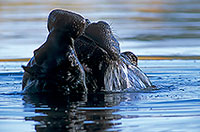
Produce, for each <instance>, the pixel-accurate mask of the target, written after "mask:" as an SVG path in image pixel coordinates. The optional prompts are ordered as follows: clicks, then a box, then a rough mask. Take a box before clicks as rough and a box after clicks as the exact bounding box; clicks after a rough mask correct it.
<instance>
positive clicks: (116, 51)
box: [85, 21, 120, 60]
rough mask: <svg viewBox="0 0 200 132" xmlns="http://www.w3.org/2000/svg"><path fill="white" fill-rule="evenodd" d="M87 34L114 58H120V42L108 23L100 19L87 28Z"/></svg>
mask: <svg viewBox="0 0 200 132" xmlns="http://www.w3.org/2000/svg"><path fill="white" fill-rule="evenodd" d="M85 35H86V36H87V37H88V38H90V39H91V40H92V41H94V42H95V44H96V45H97V46H99V47H100V48H102V49H103V50H105V51H106V52H107V54H108V55H109V56H110V57H111V58H112V59H113V60H117V59H118V58H119V55H120V48H119V43H118V41H117V40H116V39H115V37H114V35H113V33H112V30H111V28H110V25H109V24H108V23H106V22H104V21H99V22H97V23H92V24H90V25H89V26H88V27H87V28H86V29H85Z"/></svg>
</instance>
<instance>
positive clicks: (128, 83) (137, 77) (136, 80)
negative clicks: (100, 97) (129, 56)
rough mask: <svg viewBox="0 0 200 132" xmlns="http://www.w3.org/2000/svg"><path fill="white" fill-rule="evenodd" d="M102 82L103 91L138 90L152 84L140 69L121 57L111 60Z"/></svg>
mask: <svg viewBox="0 0 200 132" xmlns="http://www.w3.org/2000/svg"><path fill="white" fill-rule="evenodd" d="M104 84H105V91H112V92H121V91H123V90H124V89H127V88H129V90H130V89H132V91H140V90H143V89H147V88H149V87H151V86H152V84H151V82H150V80H149V79H148V78H147V76H146V75H145V74H144V73H143V72H142V70H140V69H139V68H138V67H137V66H135V65H133V64H131V63H130V62H129V61H127V60H126V59H125V58H123V57H120V59H119V61H114V62H111V64H110V65H109V67H108V69H107V70H106V72H105V77H104Z"/></svg>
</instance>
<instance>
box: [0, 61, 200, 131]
mask: <svg viewBox="0 0 200 132" xmlns="http://www.w3.org/2000/svg"><path fill="white" fill-rule="evenodd" d="M22 64H25V62H0V82H1V83H0V88H1V89H0V131H2V132H11V131H16V130H17V131H20V132H27V131H38V132H40V131H52V132H53V131H123V132H130V131H154V132H155V131H181V132H188V131H192V132H198V131H199V130H200V79H199V76H200V61H199V60H161V61H153V60H148V61H144V60H142V61H139V66H140V67H141V68H142V70H143V71H144V72H146V73H147V75H148V76H149V78H150V80H151V81H152V83H153V84H154V85H156V87H157V89H155V90H151V91H141V92H137V93H135V92H124V93H104V94H103V93H102V94H95V95H91V94H90V95H87V94H86V95H83V96H78V95H77V96H76V95H73V96H68V97H65V98H62V97H59V96H56V95H55V96H56V97H55V96H54V95H52V96H48V97H46V96H39V95H38V96H27V95H20V94H18V93H19V92H20V91H21V80H22V74H23V72H22V69H21V65H22Z"/></svg>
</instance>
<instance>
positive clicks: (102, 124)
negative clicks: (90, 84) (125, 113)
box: [23, 94, 121, 132]
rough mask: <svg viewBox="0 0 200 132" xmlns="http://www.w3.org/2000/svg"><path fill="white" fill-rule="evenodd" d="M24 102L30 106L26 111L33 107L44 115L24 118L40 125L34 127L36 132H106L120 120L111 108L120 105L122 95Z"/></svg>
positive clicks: (52, 98)
mask: <svg viewBox="0 0 200 132" xmlns="http://www.w3.org/2000/svg"><path fill="white" fill-rule="evenodd" d="M23 100H24V101H25V103H26V105H27V106H26V105H25V109H26V108H29V107H30V104H31V106H34V107H35V108H36V110H35V112H36V113H42V114H44V115H43V116H41V115H39V116H34V117H32V116H30V117H25V120H26V121H36V122H39V124H37V125H36V126H35V130H36V131H37V132H41V131H48V132H49V131H52V132H53V131H98V130H100V131H104V130H106V129H108V128H110V127H112V126H113V125H116V123H112V122H111V121H112V120H119V119H121V116H120V115H113V114H112V113H113V112H116V111H117V110H115V109H112V108H111V107H112V106H115V105H118V104H119V103H120V101H121V96H120V95H119V94H108V95H106V94H97V95H83V96H81V95H73V96H68V97H66V96H65V97H60V96H59V95H58V96H56V95H53V96H44V95H42V96H32V97H30V96H28V97H27V96H25V97H24V98H23ZM109 107H110V108H109Z"/></svg>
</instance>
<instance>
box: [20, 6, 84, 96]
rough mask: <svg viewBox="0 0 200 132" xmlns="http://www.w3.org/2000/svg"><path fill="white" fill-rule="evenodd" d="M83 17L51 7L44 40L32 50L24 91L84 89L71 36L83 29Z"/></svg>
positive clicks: (82, 76)
mask: <svg viewBox="0 0 200 132" xmlns="http://www.w3.org/2000/svg"><path fill="white" fill-rule="evenodd" d="M85 25H86V21H85V19H84V18H83V17H82V16H80V15H78V14H75V13H72V12H68V11H65V10H58V9H57V10H53V11H52V12H51V13H50V15H49V19H48V29H49V31H50V32H49V35H48V37H47V40H46V42H45V43H44V44H43V45H42V46H41V47H39V48H38V49H37V50H35V51H34V56H33V57H32V59H31V60H30V62H29V63H28V65H27V66H23V69H24V70H25V73H24V76H23V89H24V90H25V92H26V93H34V92H52V91H53V92H55V91H60V92H62V93H63V94H65V93H67V92H79V93H81V92H86V91H87V89H86V86H85V73H84V70H83V67H82V65H81V64H80V62H79V60H78V58H77V56H76V53H75V51H74V39H76V38H77V37H78V36H80V35H81V34H82V33H83V31H84V28H85Z"/></svg>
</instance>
